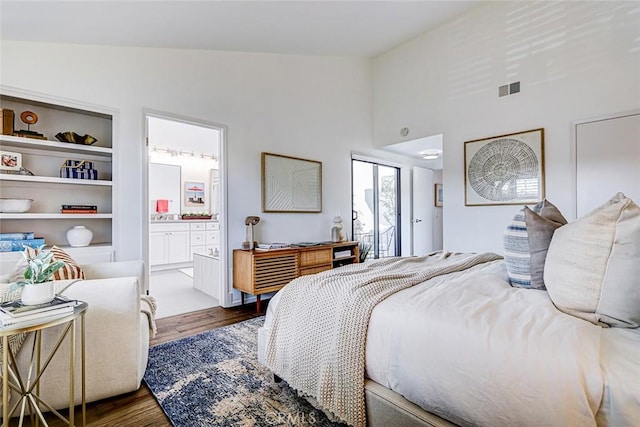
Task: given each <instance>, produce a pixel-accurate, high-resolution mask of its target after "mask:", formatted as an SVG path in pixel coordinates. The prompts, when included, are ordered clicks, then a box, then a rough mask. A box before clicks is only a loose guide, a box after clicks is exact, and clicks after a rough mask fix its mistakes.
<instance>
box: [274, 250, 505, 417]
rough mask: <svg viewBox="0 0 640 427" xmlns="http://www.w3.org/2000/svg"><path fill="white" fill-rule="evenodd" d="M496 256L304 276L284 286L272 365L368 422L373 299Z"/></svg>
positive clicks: (449, 256)
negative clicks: (367, 373)
mask: <svg viewBox="0 0 640 427" xmlns="http://www.w3.org/2000/svg"><path fill="white" fill-rule="evenodd" d="M497 259H501V257H500V256H499V255H496V254H493V253H484V254H461V253H450V252H436V253H432V254H429V255H426V256H422V257H407V258H385V259H381V260H377V261H373V262H369V263H364V264H352V265H349V266H345V267H341V268H338V269H334V270H329V271H325V272H322V273H319V274H315V275H310V276H302V277H299V278H298V279H295V280H293V281H292V282H290V283H289V284H288V285H287V286H286V287H284V288H283V289H282V291H281V292H282V296H281V299H280V302H279V303H278V306H277V307H276V311H275V315H274V318H273V322H272V326H271V331H270V334H269V338H268V340H267V347H266V361H267V365H268V366H269V367H270V368H271V370H272V371H273V372H274V373H275V374H276V375H278V376H280V377H281V378H283V379H284V380H286V381H287V383H288V384H289V385H290V386H291V387H293V388H294V389H296V390H297V391H298V392H299V393H300V394H301V395H303V396H306V397H311V398H312V400H314V401H315V403H316V404H317V405H318V406H319V407H320V409H322V410H324V411H325V412H326V413H327V414H329V415H333V416H334V417H335V418H337V419H338V420H340V421H342V422H346V423H348V424H350V425H352V426H356V427H364V426H366V422H367V420H366V410H365V399H364V396H365V395H364V377H365V340H366V336H367V327H368V323H369V318H370V316H371V312H372V311H373V308H374V307H375V306H376V304H378V303H379V302H381V301H382V300H384V299H385V298H387V297H388V296H390V295H392V294H394V293H395V292H398V291H400V290H402V289H406V288H408V287H411V286H413V285H416V284H418V283H421V282H424V281H425V280H428V279H431V278H433V277H436V276H439V275H443V274H448V273H452V272H456V271H462V270H465V269H467V268H470V267H473V266H474V265H477V264H481V263H485V262H490V261H494V260H497Z"/></svg>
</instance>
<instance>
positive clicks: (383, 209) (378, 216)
mask: <svg viewBox="0 0 640 427" xmlns="http://www.w3.org/2000/svg"><path fill="white" fill-rule="evenodd" d="M351 170H352V181H351V182H352V193H351V194H352V198H353V199H352V206H353V207H352V209H353V214H352V221H353V224H352V225H353V238H354V240H357V241H359V242H362V245H361V247H364V248H365V250H367V249H368V250H369V252H368V254H367V258H385V257H392V256H399V255H400V169H399V168H396V167H393V166H387V165H382V164H379V163H375V162H370V161H364V160H355V159H354V160H352V168H351Z"/></svg>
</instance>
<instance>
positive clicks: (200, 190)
mask: <svg viewBox="0 0 640 427" xmlns="http://www.w3.org/2000/svg"><path fill="white" fill-rule="evenodd" d="M205 191H206V189H205V185H204V182H193V181H185V183H184V205H185V206H199V207H204V205H205Z"/></svg>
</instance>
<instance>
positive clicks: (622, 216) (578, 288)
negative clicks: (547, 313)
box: [544, 193, 640, 328]
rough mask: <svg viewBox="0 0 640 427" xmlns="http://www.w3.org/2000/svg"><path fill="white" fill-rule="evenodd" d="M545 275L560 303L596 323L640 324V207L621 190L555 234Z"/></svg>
mask: <svg viewBox="0 0 640 427" xmlns="http://www.w3.org/2000/svg"><path fill="white" fill-rule="evenodd" d="M544 281H545V284H546V285H547V291H548V292H549V297H550V298H551V300H552V301H553V303H554V304H555V306H556V307H557V308H558V309H559V310H561V311H563V312H565V313H567V314H571V315H572V316H576V317H579V318H581V319H585V320H588V321H589V322H592V323H595V324H604V325H609V326H617V327H625V328H637V327H638V326H639V325H640V207H638V205H636V204H635V203H634V202H633V201H632V200H631V199H629V198H628V197H625V195H624V194H622V193H618V194H617V195H616V196H614V197H613V198H612V199H611V200H609V201H608V202H606V203H605V204H604V205H602V206H600V207H599V208H597V209H595V210H594V211H592V212H590V213H588V214H587V215H585V216H584V217H582V218H580V219H578V220H577V221H574V222H572V223H570V224H567V225H565V226H564V227H562V228H560V229H558V230H557V231H556V233H555V234H554V235H553V239H552V240H551V245H550V246H549V252H548V253H547V261H546V264H545V270H544Z"/></svg>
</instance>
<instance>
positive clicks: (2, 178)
mask: <svg viewBox="0 0 640 427" xmlns="http://www.w3.org/2000/svg"><path fill="white" fill-rule="evenodd" d="M0 181H22V182H49V183H55V184H68V185H102V186H107V187H111V186H112V185H113V182H112V181H105V180H100V179H73V178H58V177H56V176H38V175H36V176H31V175H8V174H0Z"/></svg>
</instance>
